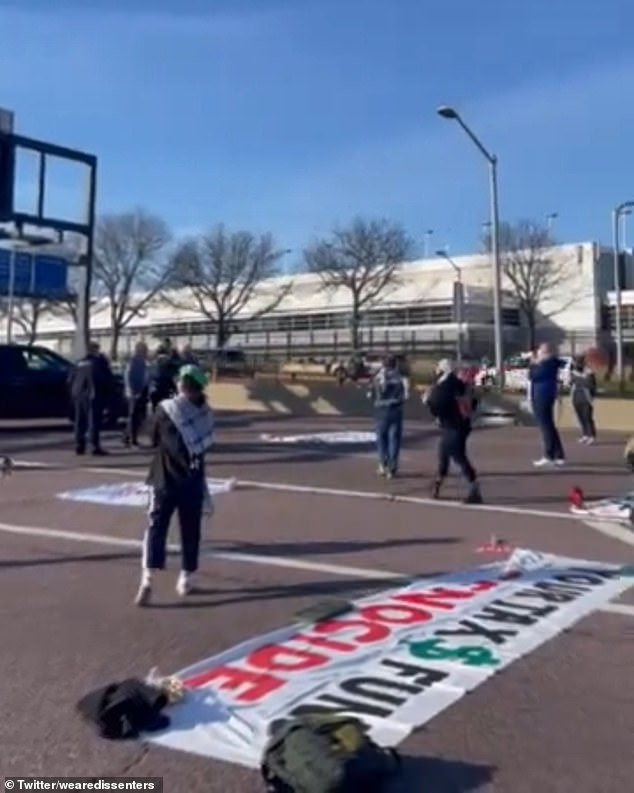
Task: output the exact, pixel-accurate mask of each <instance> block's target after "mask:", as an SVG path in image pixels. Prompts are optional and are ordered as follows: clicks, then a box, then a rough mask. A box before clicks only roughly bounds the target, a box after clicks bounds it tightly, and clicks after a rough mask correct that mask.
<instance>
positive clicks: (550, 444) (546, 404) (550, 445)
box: [533, 399, 566, 460]
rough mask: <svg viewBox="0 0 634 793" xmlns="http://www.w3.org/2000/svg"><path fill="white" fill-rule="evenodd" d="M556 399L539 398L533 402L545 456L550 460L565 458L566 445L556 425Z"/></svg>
mask: <svg viewBox="0 0 634 793" xmlns="http://www.w3.org/2000/svg"><path fill="white" fill-rule="evenodd" d="M554 413H555V401H554V400H550V399H549V400H537V401H535V402H533V415H534V416H535V421H536V422H537V426H538V427H539V431H540V432H541V434H542V440H543V443H544V457H545V458H546V459H548V460H563V459H565V456H566V455H565V453H564V447H563V444H562V442H561V437H560V436H559V430H558V429H557V427H556V426H555V417H554Z"/></svg>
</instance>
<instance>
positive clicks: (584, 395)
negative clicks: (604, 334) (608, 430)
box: [570, 355, 597, 444]
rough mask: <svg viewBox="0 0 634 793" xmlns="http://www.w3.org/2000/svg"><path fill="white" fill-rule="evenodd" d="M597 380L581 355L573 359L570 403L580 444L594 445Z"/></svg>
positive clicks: (595, 435)
mask: <svg viewBox="0 0 634 793" xmlns="http://www.w3.org/2000/svg"><path fill="white" fill-rule="evenodd" d="M596 393H597V378H596V376H595V374H594V372H593V371H592V369H591V368H590V367H589V366H588V365H587V362H586V359H585V358H584V356H583V355H580V356H578V357H577V358H575V359H574V361H573V365H572V369H571V372H570V401H571V403H572V407H573V409H574V411H575V414H576V416H577V421H578V422H579V427H580V428H581V437H580V438H579V442H580V443H586V444H591V443H594V442H595V440H596V437H597V430H596V426H595V423H594V404H593V403H594V398H595V396H596Z"/></svg>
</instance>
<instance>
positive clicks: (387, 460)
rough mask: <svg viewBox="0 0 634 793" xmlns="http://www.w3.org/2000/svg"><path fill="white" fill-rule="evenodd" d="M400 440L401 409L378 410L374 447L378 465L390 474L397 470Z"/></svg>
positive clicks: (401, 427)
mask: <svg viewBox="0 0 634 793" xmlns="http://www.w3.org/2000/svg"><path fill="white" fill-rule="evenodd" d="M402 438H403V409H402V408H400V407H399V408H385V409H383V410H379V411H378V412H377V416H376V445H377V451H378V453H379V465H381V466H382V467H383V468H384V470H385V471H386V472H389V473H391V474H395V473H396V472H397V470H398V459H399V455H400V453H401V441H402Z"/></svg>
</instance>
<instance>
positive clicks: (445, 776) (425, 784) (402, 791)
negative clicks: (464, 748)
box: [388, 755, 497, 793]
mask: <svg viewBox="0 0 634 793" xmlns="http://www.w3.org/2000/svg"><path fill="white" fill-rule="evenodd" d="M401 757H402V760H403V768H402V771H401V774H400V775H399V777H398V778H397V779H395V780H394V782H393V784H391V785H390V786H389V788H388V791H389V793H414V791H416V792H417V793H418V791H421V793H422V791H425V790H428V791H430V793H432V791H433V793H476V791H481V793H484V790H485V789H486V788H484V787H483V786H484V785H486V786H487V787H488V785H490V784H491V783H492V782H493V778H494V776H495V772H496V770H497V769H496V768H495V767H494V766H489V765H484V764H476V763H466V762H462V761H461V760H446V759H444V758H440V757H411V756H408V755H401Z"/></svg>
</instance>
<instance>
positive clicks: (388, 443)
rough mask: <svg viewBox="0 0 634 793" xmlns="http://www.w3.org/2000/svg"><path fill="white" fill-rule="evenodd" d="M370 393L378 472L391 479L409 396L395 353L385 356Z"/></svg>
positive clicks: (399, 450) (394, 473) (398, 455)
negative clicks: (372, 402)
mask: <svg viewBox="0 0 634 793" xmlns="http://www.w3.org/2000/svg"><path fill="white" fill-rule="evenodd" d="M370 396H371V398H372V399H373V400H374V409H375V414H376V443H377V451H378V455H379V468H378V473H379V475H380V476H385V477H386V478H387V479H392V477H394V476H396V474H397V472H398V463H399V457H400V453H401V442H402V439H403V410H404V406H405V402H406V400H407V398H408V396H409V394H408V382H407V380H406V379H405V378H404V377H403V375H402V374H401V372H400V370H399V366H398V362H397V360H396V358H395V356H393V355H390V356H388V357H387V358H386V359H385V361H384V362H383V365H382V366H381V368H380V369H379V371H378V372H377V373H376V375H375V376H374V378H373V380H372V386H371V389H370Z"/></svg>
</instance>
